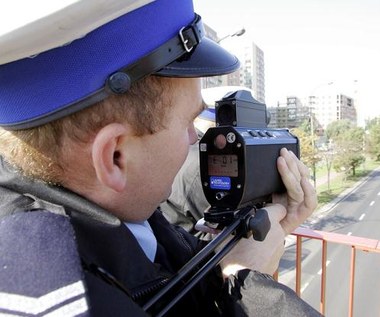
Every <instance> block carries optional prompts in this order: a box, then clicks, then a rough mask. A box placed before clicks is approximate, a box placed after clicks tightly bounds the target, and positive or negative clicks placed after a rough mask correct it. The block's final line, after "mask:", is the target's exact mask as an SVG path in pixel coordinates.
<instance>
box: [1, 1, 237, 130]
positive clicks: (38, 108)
mask: <svg viewBox="0 0 380 317" xmlns="http://www.w3.org/2000/svg"><path fill="white" fill-rule="evenodd" d="M92 1H95V0H92ZM124 1H125V0H124ZM79 2H81V1H79ZM89 2H90V3H91V1H87V3H89ZM98 2H99V1H98ZM103 2H104V3H107V1H103ZM113 2H119V3H120V2H122V1H121V0H119V1H117V0H116V1H115V0H114V1H113ZM127 2H133V1H131V0H129V1H125V2H124V3H127ZM135 2H138V1H137V0H135ZM140 2H141V0H140ZM142 2H144V1H142ZM146 2H149V0H148V1H145V3H144V5H142V6H139V7H138V8H134V9H133V10H132V11H129V12H127V13H125V14H122V15H120V16H118V17H117V18H113V19H110V20H109V21H107V22H106V23H104V24H101V25H100V26H96V28H94V29H93V30H90V31H89V32H88V33H87V34H85V35H82V34H80V33H78V34H77V36H79V35H80V37H79V38H78V37H76V38H72V39H71V40H70V41H67V39H65V40H66V41H67V42H65V44H64V45H59V46H56V47H53V48H49V49H46V50H44V51H42V52H38V51H37V52H36V53H35V54H33V55H32V56H30V55H28V56H21V57H20V56H18V55H17V54H14V56H16V57H14V58H13V59H12V54H10V56H11V57H9V56H8V57H7V58H8V59H6V58H4V59H3V60H2V59H1V57H0V64H1V65H0V126H2V127H4V128H6V129H11V130H12V129H25V128H31V127H35V126H38V125H41V124H44V123H47V122H50V121H53V120H56V119H58V118H61V117H63V116H66V115H69V114H71V113H74V112H76V111H79V110H81V109H84V108H86V107H88V106H90V105H92V104H94V103H96V102H98V101H100V100H102V99H104V98H106V97H107V96H109V95H110V94H121V93H124V92H125V91H127V90H128V88H129V87H130V85H131V84H132V83H133V82H135V81H137V80H139V79H141V78H143V77H145V76H147V75H149V74H155V75H159V76H168V77H204V76H215V75H223V74H227V73H230V72H233V71H235V70H236V69H238V67H239V61H238V60H237V58H236V57H235V56H233V55H231V54H229V53H228V52H227V51H226V50H224V49H223V48H222V47H220V46H219V45H218V44H217V43H215V42H213V41H212V40H210V39H208V38H206V37H204V28H203V25H202V21H201V18H200V16H198V15H197V14H195V13H194V9H193V3H192V0H181V1H178V0H156V1H152V2H150V3H148V4H146ZM82 5H83V4H82ZM66 19H67V17H66ZM102 21H103V20H102ZM82 26H83V25H82ZM45 28H46V26H45ZM68 28H70V27H68ZM71 28H73V27H72V26H71ZM62 29H64V28H62V27H61V28H60V30H62ZM31 36H33V35H31ZM51 37H52V38H53V36H52V35H51ZM4 38H5V41H4V40H3V41H1V40H2V39H1V34H0V43H2V44H4V43H5V46H3V47H5V48H6V45H7V44H10V43H12V36H9V34H8V35H7V36H5V37H3V39H4ZM9 39H10V40H9ZM7 41H8V42H7ZM19 51H22V50H19ZM25 51H26V52H27V51H28V50H25ZM8 55H9V54H8Z"/></svg>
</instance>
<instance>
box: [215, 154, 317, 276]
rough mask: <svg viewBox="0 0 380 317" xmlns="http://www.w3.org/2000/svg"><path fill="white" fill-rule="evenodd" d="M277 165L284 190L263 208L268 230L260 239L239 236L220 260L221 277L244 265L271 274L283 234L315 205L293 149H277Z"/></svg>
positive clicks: (307, 214)
mask: <svg viewBox="0 0 380 317" xmlns="http://www.w3.org/2000/svg"><path fill="white" fill-rule="evenodd" d="M277 168H278V171H279V173H280V175H281V177H282V181H283V182H284V185H285V187H286V193H284V194H281V195H279V194H274V195H273V204H270V205H267V206H266V207H265V209H266V210H267V211H268V215H269V219H270V222H271V229H270V230H269V232H268V235H267V237H266V238H265V240H264V241H262V242H259V241H254V240H253V239H252V238H250V239H241V240H240V241H239V243H238V244H237V245H236V246H235V248H234V249H233V250H232V251H231V252H230V253H229V254H228V255H227V256H226V257H225V258H224V259H223V260H222V261H221V263H220V265H221V268H222V272H223V275H224V276H228V275H230V274H235V273H236V272H237V271H238V270H241V269H246V268H248V269H251V270H257V271H260V272H262V273H268V274H273V273H274V272H275V271H276V270H277V268H278V264H279V261H280V258H281V256H282V255H283V253H284V238H285V236H286V235H288V234H289V233H291V232H292V231H293V230H294V229H295V228H297V227H298V226H299V225H300V224H301V223H303V222H304V221H305V220H306V218H308V217H309V216H310V215H311V214H312V212H313V211H314V209H315V208H316V206H317V195H316V193H315V190H314V187H313V186H312V185H311V183H310V182H309V171H308V168H307V167H306V166H305V165H304V164H303V163H302V162H301V161H300V160H299V159H298V158H297V157H296V156H295V155H294V153H293V152H291V151H288V150H287V149H285V148H283V149H281V151H280V156H279V158H278V160H277Z"/></svg>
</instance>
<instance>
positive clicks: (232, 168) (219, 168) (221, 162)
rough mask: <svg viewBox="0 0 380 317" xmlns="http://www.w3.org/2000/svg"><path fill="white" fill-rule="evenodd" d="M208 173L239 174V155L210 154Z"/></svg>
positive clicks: (218, 174)
mask: <svg viewBox="0 0 380 317" xmlns="http://www.w3.org/2000/svg"><path fill="white" fill-rule="evenodd" d="M208 174H209V175H214V176H229V177H237V176H238V156H237V155H235V154H231V155H209V156H208Z"/></svg>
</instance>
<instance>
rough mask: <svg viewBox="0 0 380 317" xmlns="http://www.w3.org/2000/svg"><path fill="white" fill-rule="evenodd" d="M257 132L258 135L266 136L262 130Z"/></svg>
mask: <svg viewBox="0 0 380 317" xmlns="http://www.w3.org/2000/svg"><path fill="white" fill-rule="evenodd" d="M258 133H259V135H260V136H262V137H266V136H267V135H266V134H265V133H264V132H263V131H259V132H258Z"/></svg>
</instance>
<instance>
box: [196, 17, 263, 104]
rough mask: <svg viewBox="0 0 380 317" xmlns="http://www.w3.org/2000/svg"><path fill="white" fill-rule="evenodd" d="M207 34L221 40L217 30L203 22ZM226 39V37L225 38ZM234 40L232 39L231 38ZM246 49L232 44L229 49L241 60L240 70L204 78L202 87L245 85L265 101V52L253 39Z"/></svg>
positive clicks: (259, 98) (257, 98) (257, 97)
mask: <svg viewBox="0 0 380 317" xmlns="http://www.w3.org/2000/svg"><path fill="white" fill-rule="evenodd" d="M203 25H204V27H205V34H206V36H207V37H209V38H211V39H212V40H214V41H216V42H217V41H220V38H219V37H218V34H217V32H216V31H215V30H214V29H212V28H211V27H210V26H208V25H206V24H203ZM223 40H224V38H223ZM230 41H231V42H232V39H231V40H230ZM246 43H248V44H245V45H244V49H243V48H242V46H241V45H236V46H232V47H230V48H229V50H230V51H231V52H232V53H233V54H235V55H236V56H237V57H238V58H239V60H240V62H241V67H240V69H239V70H237V71H235V72H233V73H231V74H227V75H224V76H216V77H207V78H202V88H212V87H218V86H244V87H247V88H250V89H252V90H253V94H254V96H253V97H254V98H255V99H256V100H257V101H259V102H262V103H265V68H264V52H263V51H262V50H261V49H260V48H259V47H258V46H257V45H256V44H255V43H254V42H252V41H249V42H246Z"/></svg>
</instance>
